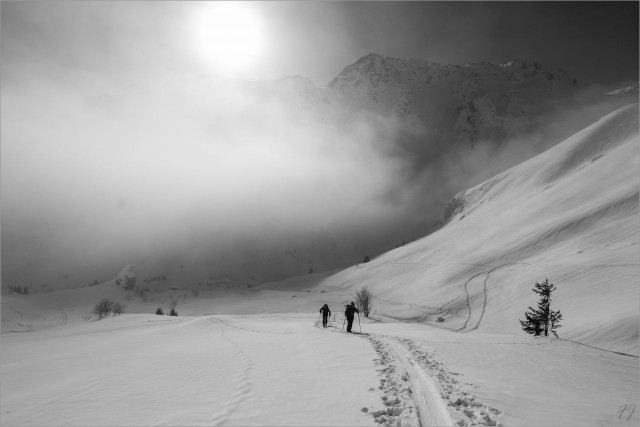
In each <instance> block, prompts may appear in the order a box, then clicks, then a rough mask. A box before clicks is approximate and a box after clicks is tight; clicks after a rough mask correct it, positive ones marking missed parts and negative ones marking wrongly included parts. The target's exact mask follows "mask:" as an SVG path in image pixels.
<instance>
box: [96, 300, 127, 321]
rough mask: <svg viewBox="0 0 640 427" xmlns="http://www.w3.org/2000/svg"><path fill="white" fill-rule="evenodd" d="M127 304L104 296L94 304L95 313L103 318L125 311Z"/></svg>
mask: <svg viewBox="0 0 640 427" xmlns="http://www.w3.org/2000/svg"><path fill="white" fill-rule="evenodd" d="M124 309H125V305H124V304H122V303H119V302H115V301H113V300H110V299H109V298H102V299H101V300H100V301H98V302H97V303H96V305H94V306H93V314H94V315H95V316H97V317H98V319H102V318H103V317H106V316H108V315H110V314H113V315H114V316H115V315H117V314H122V313H124Z"/></svg>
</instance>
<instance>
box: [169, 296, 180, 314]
mask: <svg viewBox="0 0 640 427" xmlns="http://www.w3.org/2000/svg"><path fill="white" fill-rule="evenodd" d="M168 305H169V311H173V312H175V311H176V307H177V306H178V297H176V296H175V295H169V304H168Z"/></svg>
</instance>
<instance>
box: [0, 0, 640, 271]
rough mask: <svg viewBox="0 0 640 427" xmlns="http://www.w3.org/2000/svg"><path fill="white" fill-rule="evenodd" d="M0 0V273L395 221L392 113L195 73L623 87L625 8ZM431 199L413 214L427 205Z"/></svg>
mask: <svg viewBox="0 0 640 427" xmlns="http://www.w3.org/2000/svg"><path fill="white" fill-rule="evenodd" d="M0 8H1V9H0V13H1V19H2V22H1V26H0V32H1V38H0V43H1V46H0V56H1V61H0V71H1V79H2V81H1V82H2V96H1V99H0V101H1V103H2V105H1V109H0V112H1V122H2V123H1V129H0V131H1V138H2V145H1V149H2V156H1V159H0V160H1V163H2V164H1V166H2V167H1V175H2V176H1V178H2V179H1V181H0V186H1V189H2V277H3V282H5V278H6V277H5V275H6V274H9V273H8V272H10V271H13V272H14V274H12V275H10V276H9V277H12V278H16V277H19V278H24V277H26V275H27V274H31V273H33V272H34V271H36V270H37V269H41V270H42V271H44V272H43V273H42V274H40V275H39V276H37V277H36V275H34V278H32V279H28V280H29V281H32V282H33V283H35V284H37V283H41V282H42V281H43V280H45V279H46V278H48V277H50V276H51V275H52V274H53V275H54V276H56V275H59V274H61V273H62V272H69V271H74V270H77V269H78V268H80V266H84V267H87V266H88V267H87V268H89V267H91V266H92V265H94V264H95V265H98V264H100V263H103V264H104V263H106V262H107V261H108V260H109V259H111V260H112V262H111V264H109V265H108V266H107V267H105V268H107V270H108V271H112V270H113V269H116V270H117V269H119V268H120V267H121V265H118V264H119V263H124V262H131V261H130V259H131V258H129V257H128V256H129V255H130V254H132V253H136V252H137V253H144V252H145V251H146V252H147V253H148V252H149V251H152V250H153V251H158V250H161V251H164V253H169V252H172V251H173V252H172V253H173V254H176V253H183V252H182V251H183V250H184V249H185V248H186V247H188V246H189V245H193V242H194V241H196V240H200V241H206V242H211V241H214V242H216V243H217V244H218V251H219V252H218V254H220V253H222V252H220V251H224V252H225V253H228V252H229V246H228V244H232V243H233V242H234V241H237V240H239V236H240V235H248V234H251V233H252V232H253V231H256V232H258V233H260V232H264V230H267V231H268V232H269V233H271V235H272V236H274V235H275V236H279V237H281V236H282V233H279V231H278V230H281V229H283V228H287V227H289V228H294V229H297V230H304V233H308V232H309V229H312V230H311V231H313V232H314V233H315V235H316V236H317V235H322V234H323V233H324V234H326V233H327V232H332V233H339V232H340V230H339V227H343V228H345V229H347V228H349V227H351V228H353V227H360V230H361V232H362V233H364V232H363V231H362V230H365V231H367V230H371V229H376V230H377V232H378V233H380V232H381V230H380V228H379V225H380V224H383V223H386V224H394V223H395V224H397V223H401V222H403V221H409V220H410V218H407V206H409V205H410V204H411V203H412V201H414V200H416V199H417V198H419V197H423V196H421V195H423V194H425V189H424V188H420V187H415V188H409V186H408V182H407V177H406V170H407V169H409V167H408V166H407V164H406V159H402V158H398V157H394V156H391V155H389V152H390V149H389V147H388V141H391V140H393V138H394V132H396V131H397V129H396V126H397V124H396V123H394V122H393V120H391V119H389V118H383V117H381V118H379V119H378V120H368V121H367V120H363V121H362V122H359V121H358V119H357V118H354V119H353V120H352V122H351V123H349V126H348V127H345V126H341V125H338V124H337V123H340V121H339V120H337V121H335V123H332V122H331V121H329V122H327V123H329V124H321V123H319V122H318V121H317V120H316V119H315V118H314V117H312V116H308V115H307V113H306V112H305V111H298V110H297V109H296V108H295V106H291V105H288V104H287V103H285V104H278V103H277V102H272V101H268V100H265V99H263V98H260V97H258V96H257V95H256V94H255V93H252V92H251V93H250V92H248V91H247V90H245V89H244V88H243V87H242V86H235V85H234V84H226V83H224V84H220V81H221V80H220V79H208V80H207V79H206V77H210V76H222V77H225V78H229V77H233V78H241V79H250V80H256V79H274V78H278V77H282V76H287V75H300V76H306V77H309V78H311V79H312V80H313V82H314V83H315V84H317V85H319V86H322V85H325V84H327V83H328V82H329V81H330V80H331V79H332V78H333V77H335V76H336V75H337V74H338V73H339V72H340V71H341V70H342V69H343V68H344V67H346V66H347V65H349V64H352V63H353V62H355V61H356V60H357V59H358V58H359V57H361V56H364V55H366V54H368V53H372V52H374V53H378V54H380V55H383V56H387V57H400V58H420V59H425V60H430V61H435V62H440V63H453V64H465V63H467V62H477V61H489V62H493V63H501V62H503V61H507V60H510V59H521V60H537V61H539V62H542V63H544V64H547V65H550V66H556V67H562V68H564V69H566V70H567V71H568V72H570V73H571V74H573V75H574V76H575V77H576V78H578V79H582V80H585V81H589V82H604V83H617V82H619V81H622V80H627V81H628V80H635V81H637V80H638V3H637V2H625V3H615V2H568V3H559V2H545V3H537V2H535V3H526V2H513V3H511V2H492V3H485V2H438V3H436V2H348V3H343V2H312V1H309V2H278V3H271V2H255V3H250V2H238V3H233V4H225V3H221V2H216V3H210V2H182V1H181V2H169V1H162V2H144V1H135V2H129V1H99V2H91V1H67V2H62V1H43V2H37V1H25V2H11V1H2V2H0ZM226 81H228V80H225V82H226ZM426 191H427V192H430V193H434V192H438V191H440V192H443V191H449V188H448V187H446V186H440V188H439V189H433V188H432V189H428V190H426ZM450 196H451V195H450V194H440V195H439V198H440V199H442V198H444V197H450ZM440 199H439V200H440ZM433 205H434V206H431V207H430V208H431V209H432V212H430V213H429V215H430V216H429V218H431V217H433V216H434V215H439V213H440V212H442V208H443V207H442V206H439V205H437V204H436V203H434V204H433ZM412 215H415V217H416V218H420V220H421V221H424V219H422V218H423V217H425V213H424V212H422V211H416V212H413V213H412ZM367 227H368V229H367ZM362 233H361V236H366V235H368V234H371V233H370V232H368V231H367V232H366V233H364V234H362ZM263 237H264V240H265V241H268V240H269V239H270V237H269V236H266V237H265V236H263ZM411 237H416V236H411ZM355 240H357V239H355ZM206 244H209V243H206ZM245 246H246V245H245ZM249 246H250V245H249ZM265 246H268V244H265ZM205 255H211V254H205ZM167 256H170V254H169V255H167ZM214 258H215V257H214V256H213V255H211V256H209V257H208V258H207V259H208V260H211V259H214ZM113 260H115V261H113ZM45 270H46V271H45ZM90 274H92V273H90ZM94 278H96V276H93V275H92V276H91V279H92V280H93V279H94ZM25 280H27V279H25ZM38 281H40V282H38Z"/></svg>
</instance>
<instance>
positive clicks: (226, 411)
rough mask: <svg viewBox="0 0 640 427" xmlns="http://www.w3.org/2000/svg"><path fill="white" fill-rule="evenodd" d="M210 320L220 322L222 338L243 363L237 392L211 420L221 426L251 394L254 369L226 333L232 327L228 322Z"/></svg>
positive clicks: (238, 378)
mask: <svg viewBox="0 0 640 427" xmlns="http://www.w3.org/2000/svg"><path fill="white" fill-rule="evenodd" d="M209 320H211V322H212V323H215V321H218V325H219V326H220V329H219V333H220V336H221V337H222V338H223V339H224V340H225V341H227V342H228V343H229V344H230V345H231V347H232V349H233V352H234V353H235V354H236V355H237V356H238V359H239V360H240V362H241V366H240V370H239V371H238V373H237V374H236V379H237V381H236V384H237V386H236V390H235V391H234V392H233V394H232V395H231V398H230V400H229V401H228V402H227V403H226V404H225V405H224V407H223V408H222V410H220V411H219V412H218V413H216V414H214V415H213V417H212V419H211V424H213V425H215V426H219V425H224V423H225V421H226V420H227V419H228V418H229V417H230V416H231V415H232V414H233V413H234V412H235V411H236V410H237V409H238V407H239V406H240V404H241V403H242V402H243V401H244V400H245V398H246V397H247V395H249V393H251V381H250V379H249V375H250V373H251V369H252V368H253V361H252V360H251V359H250V358H249V357H248V356H247V355H246V354H245V353H244V351H242V348H240V346H239V345H238V343H236V342H235V341H233V340H232V339H231V338H230V337H228V336H227V335H226V334H225V333H224V329H225V327H229V326H230V325H229V324H228V323H227V322H224V321H222V320H220V319H216V318H213V317H210V318H209ZM238 329H242V328H238Z"/></svg>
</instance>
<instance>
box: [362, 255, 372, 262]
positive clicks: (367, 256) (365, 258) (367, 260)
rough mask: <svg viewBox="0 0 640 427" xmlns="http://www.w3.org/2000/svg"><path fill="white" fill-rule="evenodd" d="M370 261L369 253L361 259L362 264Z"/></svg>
mask: <svg viewBox="0 0 640 427" xmlns="http://www.w3.org/2000/svg"><path fill="white" fill-rule="evenodd" d="M369 261H371V258H369V255H365V256H364V259H363V260H362V263H363V264H366V263H367V262H369Z"/></svg>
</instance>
